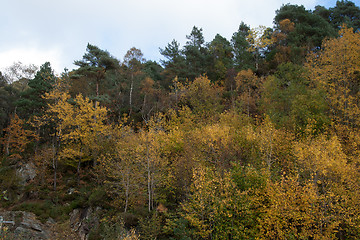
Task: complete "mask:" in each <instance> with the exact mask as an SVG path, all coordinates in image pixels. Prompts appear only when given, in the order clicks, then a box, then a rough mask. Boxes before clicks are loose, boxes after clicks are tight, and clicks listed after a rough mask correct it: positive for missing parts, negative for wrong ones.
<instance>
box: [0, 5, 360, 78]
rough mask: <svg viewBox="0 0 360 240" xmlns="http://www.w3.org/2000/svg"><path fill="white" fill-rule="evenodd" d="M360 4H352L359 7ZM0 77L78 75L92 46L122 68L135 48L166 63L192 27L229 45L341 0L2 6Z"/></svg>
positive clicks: (151, 57)
mask: <svg viewBox="0 0 360 240" xmlns="http://www.w3.org/2000/svg"><path fill="white" fill-rule="evenodd" d="M357 1H358V0H353V2H354V3H355V4H356V5H359V4H358V3H357ZM1 2H2V4H1V5H2V6H1V9H2V11H1V14H0V71H4V69H5V68H6V67H9V66H11V65H12V64H13V63H14V62H18V61H20V62H22V63H23V64H35V65H38V66H40V65H42V64H43V63H45V62H46V61H49V62H50V63H51V66H52V67H53V69H54V70H55V72H56V73H57V74H60V73H61V72H63V70H64V68H67V69H69V70H72V69H75V68H76V66H74V65H73V62H74V61H75V60H80V59H82V56H83V55H84V53H85V52H86V46H87V44H88V43H90V44H93V45H96V46H98V47H99V48H100V49H103V50H107V51H109V52H110V53H111V55H113V56H114V57H116V58H117V59H119V60H120V61H122V59H123V57H124V55H125V54H126V52H127V51H128V50H129V49H130V48H131V47H136V48H138V49H140V50H141V51H142V52H143V54H144V57H145V58H146V59H147V60H153V61H157V62H159V60H160V59H162V56H161V54H160V53H159V48H164V47H165V46H166V45H167V44H168V43H169V42H171V41H172V40H173V39H175V40H177V41H178V42H179V43H180V47H182V46H183V45H184V44H185V42H186V35H189V34H190V32H191V29H192V27H193V26H196V27H198V28H202V29H203V34H204V37H205V41H206V42H210V41H211V40H212V39H213V38H214V37H215V35H216V34H220V35H221V36H223V37H226V38H227V39H228V40H230V39H231V36H232V34H233V33H234V32H236V31H237V30H238V27H239V24H240V23H241V21H243V22H244V23H246V24H247V25H250V27H257V26H259V25H264V26H267V27H272V26H273V19H274V17H275V11H276V10H277V9H279V8H280V7H281V6H282V4H286V3H291V4H297V5H304V6H305V8H306V9H309V10H313V9H314V7H315V6H316V5H321V6H325V7H327V8H329V7H334V6H335V4H336V0H302V1H300V0H298V1H296V0H294V1H292V0H251V1H249V0H217V1H213V0H126V1H125V0H102V1H99V0H1Z"/></svg>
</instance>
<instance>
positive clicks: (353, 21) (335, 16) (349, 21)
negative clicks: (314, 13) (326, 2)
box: [329, 0, 360, 32]
mask: <svg viewBox="0 0 360 240" xmlns="http://www.w3.org/2000/svg"><path fill="white" fill-rule="evenodd" d="M329 12H330V14H329V21H330V23H331V24H332V25H333V27H334V28H335V29H336V30H339V28H341V26H342V25H343V24H345V25H346V26H347V27H348V28H352V29H353V30H354V32H356V31H358V30H359V29H360V8H359V7H358V6H356V5H355V3H353V2H351V1H348V0H339V1H336V6H335V7H333V8H330V9H329Z"/></svg>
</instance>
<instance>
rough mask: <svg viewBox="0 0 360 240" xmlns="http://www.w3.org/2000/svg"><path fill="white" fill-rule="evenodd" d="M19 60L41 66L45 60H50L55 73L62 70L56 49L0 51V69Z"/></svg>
mask: <svg viewBox="0 0 360 240" xmlns="http://www.w3.org/2000/svg"><path fill="white" fill-rule="evenodd" d="M19 61H20V62H21V63H23V64H25V65H28V64H35V65H37V66H41V65H42V64H44V63H45V62H50V63H51V66H52V68H53V69H54V70H55V72H56V73H58V74H59V73H61V72H62V71H63V67H64V66H62V63H61V54H60V52H59V51H58V50H56V49H52V50H47V51H44V50H40V49H21V48H16V49H10V50H8V51H4V52H0V70H4V69H5V68H7V67H9V66H11V65H12V64H13V63H14V62H19Z"/></svg>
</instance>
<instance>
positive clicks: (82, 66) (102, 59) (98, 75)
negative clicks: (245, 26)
mask: <svg viewBox="0 0 360 240" xmlns="http://www.w3.org/2000/svg"><path fill="white" fill-rule="evenodd" d="M86 51H87V52H86V53H85V54H84V56H83V59H82V60H78V61H75V62H74V64H75V65H77V66H79V68H78V69H77V70H76V71H75V73H74V74H73V75H72V78H73V81H78V80H79V79H81V78H83V77H85V78H86V81H87V84H88V86H90V88H91V93H90V95H89V97H90V98H91V99H92V100H95V103H96V105H97V104H98V103H97V102H104V101H105V100H106V98H107V96H106V95H105V94H106V88H107V86H108V85H109V82H110V80H109V75H110V74H109V72H111V71H115V70H116V69H118V68H119V66H120V65H119V60H117V59H116V58H114V57H113V56H111V55H110V53H109V52H108V51H104V50H101V49H100V48H98V47H97V46H95V45H91V44H88V45H87V47H86ZM82 91H83V89H80V93H82ZM78 93H79V92H77V93H76V94H78Z"/></svg>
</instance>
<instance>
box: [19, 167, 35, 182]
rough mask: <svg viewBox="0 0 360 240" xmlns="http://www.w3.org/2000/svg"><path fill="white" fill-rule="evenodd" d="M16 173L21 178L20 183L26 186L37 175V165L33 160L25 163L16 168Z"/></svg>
mask: <svg viewBox="0 0 360 240" xmlns="http://www.w3.org/2000/svg"><path fill="white" fill-rule="evenodd" d="M16 175H17V176H18V177H19V179H20V182H19V184H20V185H23V186H24V185H26V184H27V183H28V182H29V181H31V180H33V179H34V178H35V177H36V166H35V165H34V164H33V163H32V162H28V163H25V164H23V165H22V166H21V167H20V168H19V169H17V170H16Z"/></svg>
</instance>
